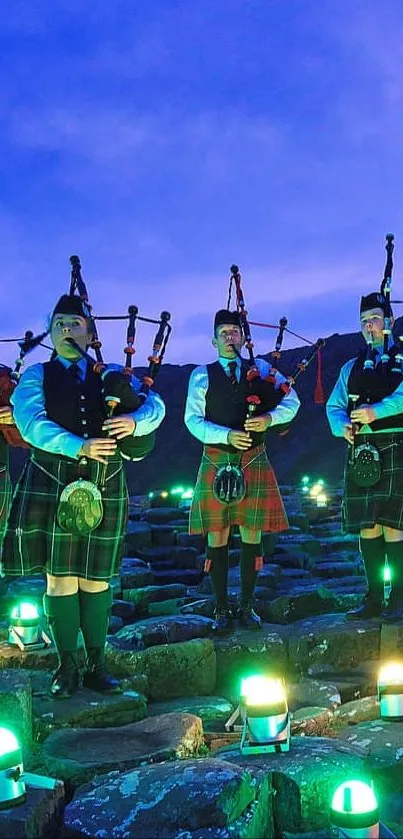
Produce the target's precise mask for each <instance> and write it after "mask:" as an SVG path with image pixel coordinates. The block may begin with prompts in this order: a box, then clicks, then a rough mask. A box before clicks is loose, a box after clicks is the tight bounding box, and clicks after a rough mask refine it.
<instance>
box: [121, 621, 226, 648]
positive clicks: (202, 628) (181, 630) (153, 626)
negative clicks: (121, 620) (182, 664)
mask: <svg viewBox="0 0 403 839" xmlns="http://www.w3.org/2000/svg"><path fill="white" fill-rule="evenodd" d="M212 623H213V622H212V620H211V618H204V617H202V616H201V615H162V616H159V617H153V618H146V619H145V620H141V621H137V622H136V623H132V624H128V625H127V626H124V627H123V628H122V629H120V630H119V632H117V633H116V634H115V636H114V639H113V643H114V644H115V643H116V644H118V646H120V647H121V648H122V649H138V648H139V640H140V642H141V645H142V646H143V647H152V646H155V645H156V644H175V643H177V642H178V641H190V640H191V639H192V638H206V637H208V636H210V635H211V626H212ZM140 648H141V647H140Z"/></svg>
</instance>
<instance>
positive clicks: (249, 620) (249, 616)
mask: <svg viewBox="0 0 403 839" xmlns="http://www.w3.org/2000/svg"><path fill="white" fill-rule="evenodd" d="M238 620H239V623H240V625H241V626H243V628H244V629H261V628H262V621H261V620H260V618H259V615H257V614H256V612H255V611H254V610H253V609H252V606H251V604H250V603H245V604H244V605H241V606H240V607H239V611H238Z"/></svg>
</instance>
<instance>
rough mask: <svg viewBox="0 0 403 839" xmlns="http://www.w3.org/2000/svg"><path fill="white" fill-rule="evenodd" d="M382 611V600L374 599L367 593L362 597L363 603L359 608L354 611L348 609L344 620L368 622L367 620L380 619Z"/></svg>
mask: <svg viewBox="0 0 403 839" xmlns="http://www.w3.org/2000/svg"><path fill="white" fill-rule="evenodd" d="M381 609H382V600H381V598H380V597H374V596H373V595H372V594H370V593H369V592H368V594H366V595H365V597H364V602H363V603H362V604H361V606H357V607H356V608H355V609H350V611H349V612H346V618H347V620H349V621H360V620H368V619H369V618H380V616H381Z"/></svg>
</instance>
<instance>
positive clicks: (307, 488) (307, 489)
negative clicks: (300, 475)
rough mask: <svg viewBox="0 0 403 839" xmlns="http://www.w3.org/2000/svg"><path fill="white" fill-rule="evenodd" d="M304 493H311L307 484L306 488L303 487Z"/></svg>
mask: <svg viewBox="0 0 403 839" xmlns="http://www.w3.org/2000/svg"><path fill="white" fill-rule="evenodd" d="M302 492H309V486H307V485H306V484H305V486H303V487H302Z"/></svg>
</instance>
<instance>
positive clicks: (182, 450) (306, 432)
mask: <svg viewBox="0 0 403 839" xmlns="http://www.w3.org/2000/svg"><path fill="white" fill-rule="evenodd" d="M402 328H403V318H399V319H398V320H397V321H396V328H395V332H396V334H397V335H398V334H399V333H400V330H402ZM362 347H363V341H362V338H361V336H360V334H359V333H348V334H346V335H340V334H338V333H336V334H334V335H331V336H330V337H328V338H326V343H325V346H324V348H323V350H322V381H323V387H324V391H325V399H327V398H328V396H329V394H330V392H331V390H332V388H333V385H334V383H335V381H336V379H337V377H338V374H339V371H340V368H341V366H342V365H343V364H344V362H345V361H347V359H349V358H352V357H353V356H354V355H356V354H357V353H358V352H359V351H360V349H362ZM306 350H307V347H306V346H304V347H298V348H295V349H291V350H284V352H282V354H281V359H280V361H279V363H278V367H279V369H280V370H281V372H282V373H284V374H285V375H286V374H288V373H291V371H293V370H294V369H295V367H296V364H297V363H298V361H301V359H302V358H303V357H304V354H305V353H306ZM261 357H262V358H265V359H267V360H270V356H269V355H262V356H261ZM195 366H196V365H194V364H185V365H172V364H165V365H164V366H163V367H162V368H161V370H160V373H159V376H158V379H157V388H156V389H157V390H158V391H159V393H161V396H162V397H163V399H164V401H165V404H166V406H167V415H166V418H165V420H164V422H163V424H162V426H161V428H160V429H159V431H158V434H157V444H156V448H155V450H154V452H152V453H151V454H150V455H149V456H148V457H147V458H146V459H145V460H144V461H142V462H141V463H138V464H129V465H128V467H127V476H128V482H129V490H130V493H131V494H136V493H143V492H147V491H148V490H150V489H153V488H165V487H169V486H171V485H173V484H175V483H185V484H193V483H194V481H195V478H196V474H197V469H198V464H199V460H200V454H201V449H202V447H201V444H200V443H199V442H198V441H197V440H195V439H194V438H193V437H192V436H191V435H190V434H189V432H188V431H187V429H186V427H185V425H184V422H183V415H184V408H185V400H186V393H187V385H188V381H189V376H190V374H191V372H192V370H193V369H194V367H195ZM136 372H137V373H138V374H139V375H143V373H144V372H145V370H144V369H143V370H142V369H141V368H140V369H138V370H136ZM315 384H316V361H313V362H312V363H311V365H310V366H309V367H308V369H307V370H306V372H305V373H303V374H301V376H300V377H299V378H298V381H297V391H298V394H299V397H300V399H301V403H302V404H301V408H300V410H299V413H298V415H297V417H296V419H295V421H294V423H293V425H292V426H291V428H290V431H289V432H288V434H286V435H285V436H282V437H280V436H278V435H277V434H275V433H274V432H271V433H269V434H268V435H267V450H268V454H269V458H270V460H271V462H272V464H273V466H274V468H275V470H276V474H277V477H278V480H279V482H281V483H290V484H291V483H295V482H297V481H299V479H300V477H301V475H302V474H303V473H305V472H306V473H308V474H309V473H315V472H316V473H318V474H319V475H321V476H323V477H324V478H325V479H327V480H328V481H329V482H331V483H338V482H339V481H340V480H341V478H342V474H343V466H344V456H345V449H346V445H345V443H344V441H342V440H338V439H336V438H335V437H332V435H331V433H330V430H329V426H328V424H327V420H326V413H325V408H324V406H318V405H315V403H314V390H315ZM22 459H23V453H22V451H21V450H16V449H14V450H13V452H12V472H13V475H14V477H15V476H16V474H17V473H18V472H19V471H20V468H21V463H22Z"/></svg>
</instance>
